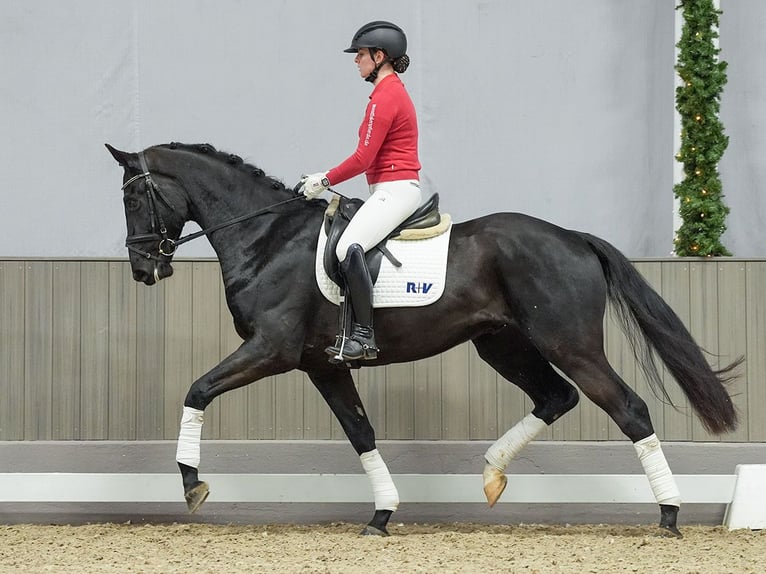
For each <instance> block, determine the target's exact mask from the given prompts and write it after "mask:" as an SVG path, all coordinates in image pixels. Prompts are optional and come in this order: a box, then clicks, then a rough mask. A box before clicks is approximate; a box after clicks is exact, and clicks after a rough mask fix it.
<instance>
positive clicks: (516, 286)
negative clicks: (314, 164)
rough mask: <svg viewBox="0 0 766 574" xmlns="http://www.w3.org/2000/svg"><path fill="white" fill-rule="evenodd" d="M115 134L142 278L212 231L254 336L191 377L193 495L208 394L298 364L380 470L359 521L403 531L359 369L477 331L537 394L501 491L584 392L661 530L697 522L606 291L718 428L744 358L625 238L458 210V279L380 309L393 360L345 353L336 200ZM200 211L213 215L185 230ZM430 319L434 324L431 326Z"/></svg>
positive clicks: (199, 152)
mask: <svg viewBox="0 0 766 574" xmlns="http://www.w3.org/2000/svg"><path fill="white" fill-rule="evenodd" d="M106 147H107V148H108V150H109V152H110V153H111V155H112V157H113V158H114V159H115V160H116V161H117V162H118V164H119V165H120V166H122V167H123V172H124V173H123V184H122V189H123V203H124V208H125V218H126V223H127V239H126V245H127V248H128V253H129V259H130V264H131V269H132V273H133V278H134V279H135V280H136V281H139V282H142V283H145V284H146V285H153V284H155V283H156V282H158V281H160V280H163V279H166V278H168V277H170V276H171V275H172V273H173V268H172V259H173V255H174V253H175V249H176V247H177V246H178V245H180V244H182V243H183V242H185V241H188V240H190V239H193V238H195V237H199V236H202V235H204V236H207V238H208V240H209V241H210V243H211V245H212V247H213V249H214V250H215V252H216V254H217V256H218V259H219V261H220V267H221V273H222V276H223V283H224V286H225V295H226V301H227V304H228V307H229V310H230V311H231V314H232V317H233V320H234V326H235V328H236V332H237V334H238V335H239V336H240V337H241V338H242V339H243V342H242V344H241V345H240V346H239V348H237V349H236V350H235V351H234V352H233V353H232V354H231V355H229V356H228V357H226V358H225V359H224V360H222V361H221V362H220V363H219V364H218V365H217V366H215V367H214V368H212V369H211V370H210V371H209V372H207V373H205V374H204V375H203V376H201V377H200V378H199V379H197V380H196V381H194V382H193V383H192V384H191V386H190V388H189V391H188V394H187V395H186V398H185V400H184V405H183V414H182V417H181V425H180V430H179V437H178V450H177V455H176V460H177V463H178V466H179V470H180V473H181V478H182V483H183V488H184V496H185V500H186V503H187V505H188V509H189V511H190V512H195V511H196V510H197V509H198V508H199V507H200V506H201V504H202V503H203V502H204V501H205V499H206V498H207V495H208V493H209V487H208V485H207V483H206V482H204V481H202V480H200V479H199V474H198V468H199V464H200V434H201V429H202V424H203V413H204V410H205V408H206V407H207V406H208V405H209V404H210V403H211V401H213V400H214V399H215V398H216V397H217V396H219V395H221V394H222V393H225V392H227V391H229V390H232V389H236V388H239V387H242V386H244V385H248V384H250V383H253V382H255V381H257V380H259V379H262V378H264V377H268V376H270V375H275V374H279V373H284V372H287V371H290V370H293V369H299V370H301V371H303V372H305V373H306V374H307V375H308V377H309V379H310V380H311V382H312V383H313V384H314V385H315V387H316V388H317V390H318V391H319V393H320V394H321V396H322V397H323V399H324V400H325V401H326V403H327V405H328V406H329V407H330V409H331V410H332V412H333V413H334V416H335V417H337V419H338V421H339V422H340V425H341V427H342V428H343V431H344V432H345V434H346V436H347V437H348V440H349V441H350V443H351V445H352V447H353V448H354V450H355V451H356V453H357V454H358V455H359V457H360V461H361V464H362V467H363V469H364V470H365V472H366V473H367V475H368V478H369V480H370V482H371V485H372V490H373V498H374V502H375V512H374V514H373V517H372V519H371V520H370V521H369V523H367V525H366V526H365V528H364V530H363V531H362V532H361V534H371V535H382V536H386V535H388V529H387V525H388V521H389V519H390V517H391V515H392V513H393V511H395V510H396V508H397V506H398V503H399V497H398V493H397V490H396V486H395V485H394V483H393V481H392V479H391V476H390V474H389V472H388V468H387V466H386V464H385V461H383V459H382V457H381V456H380V453H379V452H378V450H377V448H376V444H375V432H374V429H373V427H372V425H371V423H370V421H369V419H368V417H367V415H366V412H365V408H364V405H363V404H362V401H361V400H360V397H359V394H358V392H357V389H356V387H355V385H354V381H353V378H352V374H351V368H352V367H354V368H357V367H367V366H376V365H384V364H389V363H399V362H408V361H415V360H418V359H423V358H426V357H430V356H434V355H436V354H438V353H441V352H443V351H446V350H448V349H450V348H451V347H454V346H455V345H458V344H461V343H463V342H465V341H471V342H472V343H473V345H474V346H475V347H476V350H477V351H478V354H479V356H480V357H481V359H483V360H484V361H486V362H487V363H488V364H489V365H490V366H491V367H492V368H494V369H495V370H496V371H497V372H498V373H499V374H500V375H501V376H502V377H503V378H505V379H506V380H508V381H510V382H511V383H513V384H515V385H517V386H518V387H519V388H521V390H523V391H524V392H525V393H526V394H527V395H528V396H529V397H530V399H531V400H532V403H533V409H532V410H531V412H530V413H529V414H527V415H526V416H525V417H524V418H523V419H522V420H521V421H519V422H518V423H517V424H516V425H514V426H513V427H512V428H511V429H509V430H508V431H507V432H506V433H505V434H504V435H503V436H502V437H501V438H499V439H498V440H497V441H496V442H495V443H493V444H492V446H491V447H490V448H489V449H488V450H487V453H486V456H485V459H486V460H485V463H486V464H485V466H484V469H483V479H484V493H485V496H486V498H487V502H488V504H489V505H490V506H492V505H494V504H495V503H496V502H497V500H498V499H499V498H500V495H501V494H502V492H503V490H504V489H505V487H506V483H507V479H506V476H505V474H504V471H505V469H506V467H507V466H508V464H509V463H510V461H511V460H512V458H513V457H514V456H516V455H517V454H518V453H519V451H520V450H521V449H522V448H523V447H524V446H525V445H526V444H528V443H529V442H530V441H531V440H533V439H534V437H535V436H536V435H537V434H538V433H539V432H541V431H542V429H544V428H545V427H546V426H548V425H551V424H553V423H554V422H555V421H556V420H557V419H558V418H560V417H561V416H562V415H564V414H565V413H566V412H567V411H569V410H571V409H572V408H573V407H575V405H576V404H577V403H578V401H579V393H580V392H582V393H584V394H585V396H586V397H587V398H589V399H590V400H592V401H593V402H594V403H595V404H596V405H598V406H599V407H600V408H601V409H603V410H604V411H605V412H606V413H607V414H608V415H609V416H610V417H611V418H612V420H614V422H615V423H616V424H617V426H618V427H619V428H620V430H621V431H622V432H623V433H624V434H625V436H627V437H628V438H629V439H630V440H631V441H632V443H633V444H634V447H635V449H636V453H637V456H638V457H639V460H640V461H641V463H642V465H643V468H644V471H645V473H646V475H647V477H648V479H649V483H650V486H651V489H652V492H653V494H654V496H655V499H656V501H657V503H658V504H659V508H660V523H659V527H660V529H661V531H660V532H661V533H663V534H665V535H669V536H678V537H680V536H681V532H680V530H679V529H678V524H677V520H678V512H679V508H680V503H681V499H680V495H679V492H678V488H677V486H676V483H675V480H674V478H673V475H672V472H671V471H670V468H669V466H668V463H667V460H666V459H665V456H664V454H663V452H662V447H661V445H660V441H659V440H658V439H657V437H656V435H655V433H654V428H653V425H652V421H651V419H650V416H649V411H648V408H647V405H646V403H645V402H644V400H643V399H641V397H639V396H638V395H637V394H636V392H634V391H633V390H632V389H631V388H630V387H629V386H628V385H627V384H626V383H625V382H624V381H623V380H622V379H621V378H620V376H619V375H618V374H617V373H616V372H615V370H614V369H613V368H612V367H611V366H610V364H609V362H608V361H607V358H606V356H605V353H604V330H603V318H604V314H605V312H606V309H607V302H611V304H612V307H613V308H614V309H615V311H616V315H617V316H618V318H619V322H620V325H621V328H622V329H623V331H624V332H625V333H626V336H627V337H628V339H629V341H630V342H631V344H632V345H633V346H634V351H635V353H636V357H637V359H638V360H639V363H640V365H641V367H642V369H643V371H644V373H645V374H646V376H647V379H648V381H649V382H650V384H651V387H652V389H653V391H654V392H655V393H657V394H658V396H664V397H667V398H668V400H670V399H669V395H668V392H667V390H666V389H665V387H664V386H663V385H664V383H663V382H662V378H661V377H660V375H659V372H658V366H657V364H656V361H655V355H656V356H658V357H659V358H660V359H661V361H662V363H664V365H665V367H666V369H667V370H668V372H669V373H670V374H671V375H672V376H673V378H674V379H675V381H676V382H677V383H678V385H679V386H680V387H681V389H682V390H683V392H684V394H685V395H686V397H687V398H688V401H689V403H690V404H691V406H692V407H693V409H694V411H695V413H696V415H697V416H698V417H699V419H700V420H701V422H702V424H703V426H704V427H705V428H706V429H707V430H708V431H710V432H712V433H716V434H720V433H724V432H728V431H732V430H734V429H735V428H736V425H737V412H736V410H735V408H734V406H733V403H732V400H731V398H730V395H729V393H728V391H727V390H726V384H727V383H728V382H730V381H731V380H733V379H734V378H736V374H734V372H733V371H734V369H735V367H736V366H737V365H738V364H739V363H740V362H741V361H742V358H741V357H740V358H739V359H737V360H735V361H734V362H732V363H731V364H730V365H728V366H726V367H724V368H722V369H719V370H713V369H712V368H711V367H710V365H709V364H708V362H707V361H706V359H705V356H704V354H703V351H702V349H701V348H700V347H699V346H698V345H697V343H696V342H695V341H694V339H693V338H692V336H691V335H690V333H689V332H688V330H687V329H686V327H685V326H684V325H683V323H682V322H681V320H680V319H679V317H678V316H677V315H676V314H675V313H674V312H673V310H672V309H671V308H670V306H669V305H668V304H667V303H666V302H665V301H663V299H662V298H661V297H660V295H659V294H658V293H657V292H656V291H654V290H653V289H652V287H651V286H650V285H649V284H648V283H647V282H646V281H645V280H644V279H643V278H642V276H641V275H640V273H639V272H638V271H637V270H636V269H635V267H634V266H633V265H632V263H631V262H630V261H629V260H628V259H627V258H626V257H625V256H624V255H623V254H622V253H621V252H620V251H619V250H618V249H617V248H615V247H614V246H613V245H611V244H610V243H608V242H607V241H605V240H603V239H600V238H598V237H596V236H594V235H591V234H588V233H584V232H580V231H574V230H568V229H563V228H561V227H559V226H556V225H554V224H552V223H549V222H546V221H544V220H542V219H538V218H534V217H531V216H527V215H524V214H519V213H494V214H490V215H486V216H483V217H479V218H477V219H473V220H469V221H465V222H461V223H455V224H453V225H452V229H451V235H450V237H449V248H448V255H447V272H446V280H445V285H444V292H443V294H442V296H441V297H440V298H439V299H438V300H437V301H435V302H433V303H431V304H429V305H426V306H422V307H410V308H406V309H405V308H401V307H400V308H396V307H392V308H381V309H376V310H375V328H376V331H377V341H378V344H379V347H380V349H381V353H380V354H379V356H378V357H377V359H375V360H372V361H365V362H363V363H360V364H355V365H349V364H331V363H330V362H328V356H327V355H326V354H325V348H326V347H327V346H328V345H329V344H330V343H331V342H332V341H333V337H334V335H335V332H336V328H337V327H338V319H337V317H338V307H337V306H336V305H334V304H333V303H330V302H329V301H328V300H327V299H326V298H324V297H323V295H322V294H321V292H320V290H319V288H318V287H317V281H316V275H315V256H316V249H317V233H318V231H319V229H320V226H321V225H322V223H323V219H324V212H325V209H326V207H327V202H326V201H325V200H321V199H320V200H314V201H305V200H304V198H303V196H302V195H300V194H299V193H297V191H296V190H294V189H292V188H289V187H287V186H285V185H284V184H283V183H282V182H281V181H280V180H278V179H276V178H274V177H272V176H270V175H267V174H266V173H265V172H264V171H263V170H262V169H260V168H258V167H256V166H254V165H252V164H249V163H247V162H245V161H243V160H242V158H241V157H239V156H237V155H234V154H228V153H225V152H221V151H218V150H216V149H215V148H214V147H213V146H211V145H209V144H181V143H170V144H162V145H156V146H152V147H149V148H146V149H144V150H143V151H140V152H133V153H131V152H124V151H120V150H118V149H116V148H114V147H112V146H110V145H109V144H106ZM187 221H194V222H196V223H197V224H198V225H199V226H200V227H201V228H202V230H201V231H199V232H197V233H195V234H192V235H187V236H185V237H181V232H182V229H183V226H184V224H185V223H186V222H187ZM286 293H287V294H288V295H287V296H285V294H286ZM433 325H439V328H438V329H433V328H431V327H432V326H433ZM426 330H427V331H428V332H429V336H428V337H422V336H419V335H418V334H420V333H423V332H424V331H426ZM554 367H556V368H557V369H558V370H560V372H561V373H563V375H565V376H566V378H565V377H564V376H562V375H561V374H559V372H557V370H556V368H554ZM567 378H568V379H569V380H567ZM570 381H572V382H573V383H574V385H573V384H572V383H571V382H570ZM575 385H576V386H575ZM578 389H579V391H578Z"/></svg>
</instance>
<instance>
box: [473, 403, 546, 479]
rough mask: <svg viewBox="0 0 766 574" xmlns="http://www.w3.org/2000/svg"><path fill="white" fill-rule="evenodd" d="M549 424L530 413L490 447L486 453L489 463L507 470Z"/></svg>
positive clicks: (499, 468) (485, 456)
mask: <svg viewBox="0 0 766 574" xmlns="http://www.w3.org/2000/svg"><path fill="white" fill-rule="evenodd" d="M546 426H548V425H546V424H545V421H544V420H542V419H539V418H537V417H536V416H535V415H533V414H532V413H529V414H528V415H527V416H525V417H524V418H523V419H521V420H520V421H519V422H517V423H516V424H515V425H514V426H513V427H512V428H511V430H509V431H508V432H507V433H505V434H504V435H503V436H501V437H500V438H499V439H497V440H496V441H495V443H494V444H493V445H492V446H491V447H489V449H488V450H487V454H485V455H484V458H485V459H486V461H487V463H488V464H490V465H492V466H494V467H495V468H496V469H498V470H505V469H506V467H507V466H508V465H509V464H510V463H511V461H512V460H513V459H514V457H515V456H516V455H517V454H519V453H520V452H521V449H523V448H524V447H525V446H527V445H528V444H529V443H530V441H531V440H532V439H533V438H535V437H536V436H537V435H538V434H540V433H541V432H542V431H543V429H544V428H545V427H546Z"/></svg>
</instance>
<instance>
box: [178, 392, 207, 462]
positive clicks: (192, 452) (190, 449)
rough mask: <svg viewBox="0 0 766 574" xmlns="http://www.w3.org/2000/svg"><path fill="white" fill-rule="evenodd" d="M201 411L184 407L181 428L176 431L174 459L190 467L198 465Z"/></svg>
mask: <svg viewBox="0 0 766 574" xmlns="http://www.w3.org/2000/svg"><path fill="white" fill-rule="evenodd" d="M202 418H203V411H200V410H197V409H193V408H191V407H184V412H183V414H182V415H181V430H180V431H179V433H178V450H176V461H178V462H180V463H183V464H185V465H187V466H191V467H192V468H197V467H199V443H200V438H201V437H202Z"/></svg>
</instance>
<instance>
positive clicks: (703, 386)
mask: <svg viewBox="0 0 766 574" xmlns="http://www.w3.org/2000/svg"><path fill="white" fill-rule="evenodd" d="M580 236H581V237H582V238H583V239H584V240H585V241H586V242H587V243H588V245H589V246H590V247H591V249H592V250H593V251H594V253H595V254H596V256H598V259H599V261H600V262H601V267H602V269H603V271H604V278H605V279H606V284H607V293H608V296H609V300H610V301H611V302H612V304H613V307H614V310H615V312H616V315H617V317H618V318H619V320H620V323H621V324H622V327H623V330H624V331H625V334H626V336H627V338H628V340H629V341H630V344H631V346H632V347H633V352H634V353H635V355H636V358H637V360H638V362H639V364H640V365H641V368H642V369H643V371H644V373H645V374H646V377H647V379H648V381H649V385H650V387H651V388H652V390H653V391H654V393H655V394H656V395H657V396H660V395H662V396H664V397H665V398H666V399H667V400H668V401H669V402H670V403H671V404H672V401H671V400H670V397H669V396H668V392H667V390H666V389H665V386H664V385H663V383H662V378H661V377H660V374H659V372H658V370H657V365H656V363H655V362H654V358H653V352H654V353H656V354H657V355H659V357H660V359H662V362H663V363H664V364H665V367H666V368H667V369H668V371H670V374H671V375H673V378H674V379H675V380H676V381H677V382H678V384H679V385H680V387H681V389H682V390H683V392H684V394H685V395H686V397H687V398H688V399H689V402H690V403H691V405H692V407H693V408H694V410H695V411H696V413H697V415H698V416H699V418H700V420H701V421H702V424H703V426H704V427H705V428H706V429H707V430H708V431H710V432H712V433H715V434H719V433H722V432H728V431H733V430H734V429H735V428H736V427H737V412H736V410H735V408H734V404H733V403H732V400H731V397H730V396H729V393H728V392H727V391H726V388H725V385H726V384H727V383H728V382H729V381H731V380H732V379H734V378H735V377H736V375H734V374H732V371H733V369H735V368H736V367H737V366H738V365H739V364H740V363H742V361H743V360H744V359H743V357H739V358H738V359H737V360H736V361H734V362H733V363H732V364H730V365H729V366H727V367H725V368H723V369H720V370H713V369H712V368H711V367H710V365H709V364H708V362H707V361H706V360H705V357H704V355H703V354H702V349H700V347H699V346H698V345H697V343H696V342H695V341H694V339H693V338H692V336H691V334H690V333H689V331H688V330H687V329H686V327H685V326H684V324H683V323H682V322H681V319H679V318H678V315H676V314H675V312H674V311H673V309H671V308H670V306H669V305H668V304H667V303H666V302H665V301H664V300H663V299H662V298H661V297H660V296H659V294H657V292H656V291H655V290H654V289H652V287H651V286H650V285H649V284H648V283H647V282H646V280H644V278H643V277H642V276H641V274H640V273H639V272H638V271H637V270H636V268H635V267H634V266H633V264H632V263H631V262H630V261H629V260H628V259H627V258H626V257H625V256H624V255H623V254H622V253H620V252H619V251H618V250H617V248H615V247H614V246H613V245H610V244H609V243H607V242H606V241H604V240H603V239H599V238H598V237H595V236H593V235H589V234H587V233H580ZM640 334H642V335H643V336H642V337H639V335H640Z"/></svg>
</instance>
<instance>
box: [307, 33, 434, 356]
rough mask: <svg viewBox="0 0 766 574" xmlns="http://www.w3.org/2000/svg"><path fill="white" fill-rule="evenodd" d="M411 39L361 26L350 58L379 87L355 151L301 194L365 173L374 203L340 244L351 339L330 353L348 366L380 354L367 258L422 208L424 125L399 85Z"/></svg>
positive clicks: (313, 194)
mask: <svg viewBox="0 0 766 574" xmlns="http://www.w3.org/2000/svg"><path fill="white" fill-rule="evenodd" d="M406 51H407V37H406V36H405V34H404V32H403V31H402V29H401V28H399V27H398V26H396V25H395V24H392V23H390V22H384V21H375V22H370V23H368V24H365V25H364V26H362V27H361V28H360V29H359V30H358V31H357V32H356V34H354V37H353V39H352V40H351V46H350V47H349V48H347V49H346V50H344V52H350V53H355V54H356V57H355V58H354V62H355V63H356V65H357V66H358V67H359V73H360V75H361V76H362V77H363V78H364V79H365V80H366V81H368V82H372V84H373V85H374V88H373V90H372V94H370V101H369V103H368V104H367V110H366V112H365V115H364V120H363V121H362V124H361V126H360V127H359V143H358V145H357V147H356V150H355V151H354V153H353V154H352V155H351V156H349V157H348V158H347V159H346V160H345V161H343V162H342V163H341V164H339V165H338V166H336V167H334V168H332V169H331V170H329V171H327V172H320V173H315V174H312V175H309V176H305V178H303V180H302V182H303V188H302V189H303V194H304V195H305V196H306V197H307V198H308V199H314V198H316V197H318V196H319V195H320V194H321V193H322V192H323V191H325V190H326V189H327V188H328V187H330V186H331V185H336V184H338V183H341V182H343V181H346V180H347V179H350V178H352V177H354V176H357V175H359V174H361V173H363V172H364V173H365V174H366V176H367V183H368V184H369V187H370V194H371V195H370V197H369V199H367V201H365V203H364V205H362V207H361V208H360V209H359V211H357V213H356V215H355V216H354V218H353V219H352V220H351V222H350V223H349V225H348V227H347V228H346V230H345V232H344V233H343V235H342V236H341V238H340V241H339V242H338V247H337V250H336V254H337V256H338V261H340V271H341V274H342V276H343V279H344V281H345V285H346V297H348V298H349V299H350V304H351V308H352V309H353V313H354V319H353V321H352V328H351V335H350V337H349V338H348V339H346V340H345V341H341V339H340V337H339V338H338V340H339V341H341V343H342V344H340V345H339V346H332V347H328V348H327V349H326V351H327V353H328V354H331V355H333V356H334V357H341V358H342V359H343V360H344V361H352V360H369V359H375V358H376V357H377V355H378V348H377V346H376V344H375V333H374V331H373V328H372V281H371V279H370V272H369V270H368V269H367V263H366V261H365V258H364V253H365V252H366V251H368V250H369V249H371V248H372V247H374V246H375V245H377V244H378V242H380V241H381V240H382V239H384V238H385V237H386V236H387V235H388V234H389V233H390V232H391V231H392V230H393V229H394V228H395V227H396V226H397V225H399V224H400V223H401V222H402V221H404V220H405V219H407V217H409V216H410V215H412V213H413V212H414V211H415V210H416V209H417V208H418V206H419V205H420V204H421V202H422V198H421V193H420V184H419V181H418V172H419V170H420V161H419V160H418V124H417V117H416V115H415V107H414V105H413V104H412V100H411V99H410V97H409V94H408V93H407V90H406V89H405V88H404V84H402V82H401V80H400V79H399V76H398V75H397V72H398V73H402V72H404V71H405V70H406V69H407V66H408V65H409V57H408V56H407V55H406Z"/></svg>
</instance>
